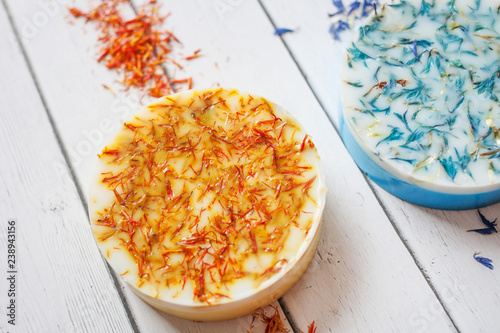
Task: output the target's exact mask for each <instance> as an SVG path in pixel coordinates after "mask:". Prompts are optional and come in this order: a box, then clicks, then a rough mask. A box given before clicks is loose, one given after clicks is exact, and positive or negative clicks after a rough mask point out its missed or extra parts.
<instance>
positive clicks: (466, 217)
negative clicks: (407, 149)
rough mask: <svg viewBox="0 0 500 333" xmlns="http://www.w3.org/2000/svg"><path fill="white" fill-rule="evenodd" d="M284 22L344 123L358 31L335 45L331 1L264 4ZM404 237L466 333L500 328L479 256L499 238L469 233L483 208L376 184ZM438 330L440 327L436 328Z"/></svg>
mask: <svg viewBox="0 0 500 333" xmlns="http://www.w3.org/2000/svg"><path fill="white" fill-rule="evenodd" d="M263 4H264V6H265V8H266V9H267V10H268V12H269V13H270V15H271V17H272V18H273V20H274V21H275V22H276V24H278V25H283V26H292V27H295V26H298V27H299V31H298V32H297V33H294V34H290V35H286V36H285V37H284V41H285V43H286V45H287V47H288V48H289V50H290V51H291V54H292V55H293V57H294V58H295V59H296V61H297V63H298V64H299V66H300V67H301V68H302V70H303V72H304V74H305V76H306V77H307V80H308V82H309V83H310V85H311V86H312V88H313V90H314V91H315V92H316V94H317V97H318V99H319V100H320V101H321V103H322V105H323V106H324V108H325V110H326V111H327V112H328V114H329V115H330V118H331V119H333V120H334V121H335V122H336V121H337V119H338V103H339V99H338V97H339V82H338V77H339V72H340V66H341V62H342V59H343V58H342V57H343V53H344V51H345V48H346V46H348V45H349V39H350V37H351V36H352V33H351V32H346V33H345V34H344V35H342V40H343V41H342V42H334V41H333V40H332V38H331V37H330V36H329V34H328V28H329V25H328V18H327V13H330V12H334V11H335V9H334V8H333V6H332V4H331V2H329V1H310V2H308V3H307V4H305V3H304V2H302V1H282V0H264V1H263ZM372 186H373V187H374V188H375V193H376V195H377V197H378V198H379V199H380V201H381V203H382V205H383V206H384V207H385V209H386V211H387V213H388V215H389V217H390V219H391V220H392V221H393V223H394V225H395V227H396V229H397V232H398V233H399V234H400V236H401V238H402V239H403V241H404V242H405V243H406V245H407V246H408V248H409V249H410V251H411V252H412V253H413V255H414V257H415V259H416V261H417V263H418V265H419V266H420V267H421V269H422V271H423V272H424V274H425V275H426V277H427V278H428V279H429V282H430V283H431V285H432V286H433V288H434V289H435V291H436V293H437V295H438V296H439V299H440V301H441V302H442V303H443V304H444V307H445V308H446V310H447V311H448V313H449V315H450V316H451V318H452V320H453V321H454V323H455V324H456V326H457V327H458V329H459V330H460V331H463V332H493V331H496V330H498V327H499V325H500V317H498V316H495V313H498V311H499V310H500V284H499V280H500V273H499V272H498V270H493V271H490V270H489V269H487V268H486V267H483V266H481V265H480V264H479V263H477V262H476V261H475V260H474V259H473V254H474V253H475V252H481V254H482V255H484V256H486V257H490V258H491V259H493V261H494V262H495V261H498V260H499V259H500V257H499V256H498V253H499V241H500V239H499V238H500V236H499V235H498V234H492V235H488V236H484V235H479V234H476V233H468V232H466V230H469V229H474V228H480V227H482V224H481V222H480V219H479V216H478V214H477V212H476V211H461V212H457V211H439V210H432V209H426V208H422V207H417V206H415V205H412V204H409V203H406V202H403V201H402V200H399V199H397V198H395V197H393V196H392V195H390V194H388V193H387V192H385V191H384V190H382V189H380V188H379V187H378V186H377V185H374V184H373V183H372ZM481 211H482V212H483V214H485V215H486V216H487V217H488V218H489V219H491V220H493V219H495V218H496V217H498V216H500V205H498V204H497V205H493V206H490V207H487V208H483V209H481ZM434 306H436V307H437V305H435V304H432V302H429V303H428V304H427V305H425V304H423V305H422V308H421V309H420V311H418V312H417V313H416V314H415V317H414V322H415V324H416V326H415V327H416V328H417V329H418V330H421V331H424V330H429V329H432V331H434V323H435V320H436V319H435V316H434V314H433V307H434ZM436 331H437V330H436Z"/></svg>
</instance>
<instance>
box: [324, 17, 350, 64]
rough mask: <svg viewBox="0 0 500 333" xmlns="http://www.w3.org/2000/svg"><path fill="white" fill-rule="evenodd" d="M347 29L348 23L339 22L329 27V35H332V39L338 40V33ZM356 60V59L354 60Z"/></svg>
mask: <svg viewBox="0 0 500 333" xmlns="http://www.w3.org/2000/svg"><path fill="white" fill-rule="evenodd" d="M347 29H349V23H347V22H345V21H342V20H339V21H338V22H337V23H336V24H332V25H331V26H330V33H331V34H332V35H333V39H335V40H339V39H340V36H339V32H341V31H344V30H347ZM353 60H356V57H355V59H353Z"/></svg>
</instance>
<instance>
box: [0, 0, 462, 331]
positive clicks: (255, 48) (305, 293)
mask: <svg viewBox="0 0 500 333" xmlns="http://www.w3.org/2000/svg"><path fill="white" fill-rule="evenodd" d="M7 3H8V7H9V9H10V12H11V14H12V16H13V18H14V22H15V25H16V27H17V29H18V31H21V32H22V31H23V26H24V25H25V24H26V22H25V21H24V18H26V19H28V20H29V19H30V18H32V17H33V16H34V15H36V14H37V11H40V10H43V9H41V7H40V6H39V4H38V3H37V2H36V1H23V2H19V1H14V0H11V1H10V0H9V1H7ZM78 3H83V1H79V2H77V4H78ZM164 10H165V11H171V12H172V15H171V16H170V17H169V19H168V20H167V22H166V26H168V27H175V30H174V32H175V33H176V35H177V36H178V37H179V38H180V40H182V42H183V44H184V49H183V50H181V52H184V53H185V54H186V55H188V54H191V53H192V52H193V51H194V50H196V49H198V48H201V49H202V53H203V54H204V55H205V56H204V57H202V58H199V59H197V60H195V61H193V62H191V63H190V64H188V66H186V67H185V70H184V71H178V75H180V76H181V75H185V76H189V75H192V76H194V77H195V78H196V81H195V84H196V86H198V87H203V86H205V87H206V86H211V85H214V84H217V83H218V84H220V85H222V86H228V87H237V88H239V89H242V90H246V91H251V92H253V93H256V94H260V95H264V96H266V97H267V98H269V99H271V100H273V101H275V102H277V103H278V104H281V105H282V106H284V107H285V108H287V109H288V110H289V111H290V112H291V113H292V114H293V115H294V116H296V117H297V118H298V119H299V120H300V121H301V122H302V123H303V124H304V127H305V128H306V130H307V131H308V132H310V133H311V134H312V135H313V140H314V141H315V143H316V145H317V146H318V150H319V152H320V155H321V156H322V161H323V165H324V167H325V169H326V171H327V186H328V188H329V193H328V197H327V208H326V211H325V217H324V228H323V236H322V240H321V243H320V247H319V251H318V254H317V255H316V256H315V258H314V260H313V263H312V264H311V267H310V268H309V270H308V271H307V272H306V275H305V276H304V277H303V278H302V279H301V280H300V281H299V283H298V284H297V285H296V286H295V287H294V288H293V289H292V290H291V292H289V293H288V294H287V295H286V296H285V297H284V298H283V301H282V304H284V305H285V307H286V310H287V313H288V314H289V315H290V319H291V320H292V321H293V322H294V324H295V327H298V328H302V329H305V328H306V327H307V325H308V324H309V323H310V322H311V321H312V320H316V321H317V323H318V326H319V327H320V328H322V329H325V330H326V329H330V330H331V331H342V332H356V331H362V332H366V331H377V332H381V331H382V332H391V331H395V332H398V331H416V330H417V329H418V328H419V322H418V321H417V322H416V320H418V319H419V317H418V316H419V313H420V312H421V311H422V309H424V310H425V309H426V308H428V307H432V309H431V310H432V316H433V322H432V327H431V328H433V329H435V331H440V332H448V331H454V329H453V327H452V324H451V322H450V321H449V319H448V317H447V316H446V314H445V312H444V311H443V309H442V307H441V306H440V304H439V302H438V300H437V299H436V297H435V295H434V294H433V292H432V290H431V289H430V288H429V286H428V284H427V283H426V281H425V278H424V277H423V276H422V274H421V272H420V271H419V270H418V268H417V266H416V265H415V263H414V261H413V258H412V257H411V256H410V254H409V253H408V251H407V249H406V248H405V246H404V244H403V243H402V242H401V240H400V238H399V237H398V235H397V234H396V232H395V231H394V229H393V227H392V225H391V223H390V221H389V220H388V218H387V216H386V215H385V213H384V211H383V209H382V208H381V207H380V205H379V203H378V201H377V199H376V197H375V196H374V195H373V193H372V191H371V190H370V188H369V187H368V185H367V183H366V181H365V180H364V178H363V176H362V174H361V173H360V172H359V170H358V169H357V168H356V166H355V164H354V163H353V162H352V160H351V159H350V157H349V155H348V154H347V152H346V150H345V149H344V147H343V145H342V143H341V141H340V139H339V137H338V136H337V134H336V132H335V129H334V128H333V126H332V125H331V123H330V122H329V120H328V118H327V117H326V115H325V113H324V112H323V110H322V109H321V107H320V105H319V104H318V102H317V101H316V100H315V98H314V95H313V93H312V91H311V90H310V89H309V87H308V86H307V84H306V82H305V81H304V79H303V78H302V76H301V73H300V71H299V69H298V68H297V67H296V66H295V64H294V62H293V60H292V59H291V57H290V56H289V54H288V51H287V50H286V48H285V47H284V45H283V43H282V41H281V39H280V38H279V37H277V36H274V35H273V30H274V28H273V26H272V24H271V23H270V22H269V20H268V19H267V17H266V15H265V13H264V12H263V10H262V8H261V7H260V5H259V3H258V2H257V1H201V0H191V1H180V0H177V1H171V2H169V3H168V4H165V5H164ZM55 12H56V14H54V15H53V17H51V18H50V20H48V22H47V24H45V25H43V26H40V28H39V29H38V32H37V33H36V34H35V35H34V36H33V37H32V38H25V37H29V36H24V37H23V36H22V37H23V45H24V47H25V49H26V52H27V55H28V58H29V60H30V63H31V64H32V67H33V71H34V74H35V77H36V79H37V81H38V82H39V85H40V89H41V92H42V94H43V96H44V98H45V100H46V103H47V106H48V108H49V110H50V112H51V114H52V115H53V118H54V121H55V126H56V128H57V130H58V132H59V133H60V136H61V138H62V141H63V145H64V147H65V149H66V150H67V151H68V153H69V154H70V156H71V164H72V166H73V168H74V170H75V171H76V174H77V177H78V181H79V183H80V185H81V187H82V188H83V189H84V192H86V189H87V188H88V184H89V182H90V180H91V177H92V172H93V171H92V169H93V163H94V161H93V159H92V158H90V156H92V155H95V154H96V153H97V152H98V151H99V150H100V149H101V148H102V145H103V143H104V142H105V141H106V140H107V138H108V139H109V137H110V136H111V135H112V133H113V130H112V129H107V130H106V131H104V130H102V127H106V126H103V125H102V122H103V120H105V119H106V120H107V123H108V126H107V127H113V126H114V128H115V129H116V128H117V127H118V124H120V123H121V122H122V121H123V120H124V119H126V118H127V117H129V116H130V115H131V114H132V113H133V111H134V110H136V108H137V105H135V104H134V103H126V102H124V98H123V97H115V96H113V95H112V94H110V93H109V92H108V91H107V90H105V89H104V88H103V87H102V84H103V83H105V84H109V83H110V82H112V81H113V80H114V79H116V78H117V76H115V75H114V74H113V73H110V72H107V71H105V70H104V69H103V68H102V66H100V65H99V64H96V63H95V60H94V59H95V55H94V54H95V50H94V49H92V45H93V44H94V40H95V34H94V32H93V30H92V28H91V27H88V26H87V27H86V28H85V29H86V30H87V33H86V34H82V25H81V24H80V22H77V23H76V24H75V26H68V24H67V23H68V22H67V19H65V18H64V15H66V13H65V12H64V10H63V8H59V10H58V11H55ZM285 23H286V22H283V25H284V24H285ZM288 26H289V27H295V26H293V25H288ZM21 34H22V33H21ZM290 36H292V35H290ZM286 38H288V37H286ZM286 38H285V40H286ZM311 42H313V41H311ZM320 42H321V41H319V40H316V43H317V45H320ZM317 47H319V46H317ZM316 52H317V51H316ZM315 92H316V91H315ZM316 93H317V92H316ZM122 96H123V95H122ZM127 105H128V106H127ZM107 127H106V128H107ZM84 142H87V144H86V145H85V144H83V143H84ZM84 146H85V147H87V150H83V149H82V147H84ZM78 151H80V152H81V154H79V155H78ZM87 151H88V152H87ZM72 152H76V157H74V155H73V154H72ZM84 153H85V154H84ZM124 292H125V294H126V296H127V299H128V302H129V304H130V306H131V309H132V312H133V316H134V319H135V321H136V322H137V324H138V327H139V330H140V331H143V332H150V331H155V330H168V331H190V332H198V331H199V332H202V331H203V332H206V331H208V332H210V331H213V332H217V331H222V332H235V331H243V332H244V330H246V329H247V328H248V324H249V321H251V317H248V316H247V317H244V318H240V319H238V320H235V321H229V322H224V323H210V324H206V323H205V324H203V323H193V322H188V321H184V320H180V319H177V318H174V317H171V316H168V315H163V314H159V313H158V312H157V311H155V310H154V309H152V308H151V307H149V306H148V305H146V304H144V303H143V302H142V301H140V300H139V299H137V297H135V295H133V294H132V293H131V291H130V290H128V288H125V289H124ZM436 304H437V305H436Z"/></svg>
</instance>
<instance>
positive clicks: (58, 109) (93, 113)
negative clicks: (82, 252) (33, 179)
mask: <svg viewBox="0 0 500 333" xmlns="http://www.w3.org/2000/svg"><path fill="white" fill-rule="evenodd" d="M84 2H85V1H80V3H75V5H77V6H80V5H81V6H82V7H83V6H84V5H85V4H84ZM51 3H52V4H53V7H51V8H52V9H51V12H52V13H54V14H53V15H52V16H51V17H50V19H49V20H48V21H47V23H46V24H44V25H40V26H36V25H35V28H36V30H33V33H32V34H27V33H24V34H23V32H26V31H28V32H29V30H28V27H30V26H31V24H33V25H34V24H35V23H34V22H36V20H34V18H35V19H36V18H37V17H38V16H39V15H40V13H42V12H43V13H47V11H46V10H45V9H44V7H43V6H41V5H40V2H37V1H31V3H30V2H23V3H20V2H12V3H8V8H9V9H10V10H11V13H12V14H13V16H14V20H15V21H16V23H17V25H16V28H17V30H18V32H19V34H20V38H21V42H22V43H23V45H24V47H25V49H26V50H27V52H28V55H29V56H30V61H31V63H32V64H33V66H34V70H35V78H36V80H37V81H38V82H39V84H40V90H41V92H42V94H43V96H44V100H45V102H46V104H47V106H48V109H49V112H50V113H51V114H52V116H53V117H54V120H55V128H56V130H57V131H58V132H59V133H60V135H61V138H62V140H63V145H64V148H65V150H66V152H67V153H68V156H69V159H70V163H71V166H72V168H73V169H74V170H75V173H76V176H77V179H78V182H79V184H81V187H82V189H83V192H84V193H85V194H87V191H88V186H89V184H90V181H91V178H92V177H93V173H94V170H93V169H94V164H95V156H96V154H97V153H98V152H100V151H101V150H102V148H103V146H104V144H105V142H107V141H109V140H110V138H111V137H112V136H113V135H114V132H115V131H117V130H118V128H119V127H120V126H121V124H122V123H123V121H125V120H126V119H128V118H130V117H132V115H133V113H134V112H136V111H137V110H138V109H139V108H141V107H142V105H141V104H139V102H138V101H139V99H140V97H141V96H140V95H139V94H133V93H131V94H125V93H119V94H118V95H117V96H114V95H112V94H111V93H110V92H109V91H108V90H107V89H105V88H104V87H103V86H102V85H103V84H108V85H110V86H113V87H114V88H118V89H119V86H118V85H114V84H113V82H114V81H115V80H117V79H118V78H119V77H118V76H117V75H115V74H114V73H113V72H110V71H108V70H105V69H104V68H103V66H101V65H100V64H97V63H96V61H95V52H96V50H95V49H94V48H93V47H92V46H93V45H94V43H95V40H96V34H95V31H94V30H93V28H92V27H89V26H87V27H84V26H83V25H82V24H79V23H81V22H76V24H75V26H71V25H70V24H69V21H70V20H69V19H68V18H67V12H66V9H65V7H63V6H62V5H60V4H59V2H51ZM16 13H17V14H18V15H16ZM47 16H49V15H47ZM84 30H85V31H86V32H85V33H84ZM0 45H1V44H0ZM118 89H117V91H118ZM144 102H146V99H144ZM51 133H52V129H48V130H46V131H41V132H40V135H42V136H43V135H44V134H45V135H50V134H51ZM46 164H47V163H46ZM63 167H64V160H62V159H59V160H54V161H53V163H50V164H47V165H46V171H48V172H56V173H57V172H60V171H62V173H65V174H66V175H67V169H65V168H63ZM25 185H26V186H27V184H25ZM35 211H36V210H35ZM78 216H79V218H80V219H82V220H84V221H88V218H87V214H86V212H84V211H83V210H81V211H80V212H79V214H78ZM87 223H88V222H87ZM61 232H62V231H61ZM82 233H87V234H88V235H90V237H92V235H91V233H90V227H89V225H87V228H86V229H84V231H82ZM33 236H35V235H33ZM90 242H91V243H90V244H91V245H92V250H93V253H92V254H93V256H94V257H95V258H97V259H100V258H101V257H100V253H99V251H98V249H97V246H96V245H95V244H94V241H93V239H91V238H90ZM68 245H69V244H68ZM39 252H40V253H41V254H43V251H39ZM82 260H84V259H82ZM47 274H54V271H52V270H48V271H47ZM101 278H102V279H105V280H109V282H110V283H111V282H112V281H111V279H110V277H109V275H102V276H101ZM76 282H77V281H76ZM30 283H33V282H30ZM121 290H122V292H123V294H124V296H125V299H126V302H127V303H129V304H130V306H131V308H132V317H133V320H134V322H136V323H137V326H138V330H139V331H140V332H156V331H160V332H161V331H167V332H241V333H243V332H247V330H248V329H250V326H251V323H252V320H253V317H252V316H251V315H248V316H246V317H242V318H238V319H235V320H231V321H226V322H222V323H196V322H192V321H188V320H183V319H179V318H175V317H173V316H170V315H167V314H163V313H160V312H158V311H156V310H155V309H153V308H152V307H150V306H149V305H147V304H146V303H144V302H143V301H142V300H141V299H139V298H138V297H137V296H136V295H135V294H134V293H133V292H132V291H131V290H130V289H129V288H128V287H126V286H125V285H124V284H122V285H121ZM100 302H102V300H101V298H94V297H93V295H92V294H89V295H88V297H87V298H86V299H85V300H84V301H82V302H81V304H78V306H79V307H81V308H83V309H84V311H82V313H83V314H85V313H86V312H87V311H90V309H92V307H93V306H94V304H99V303H100ZM273 306H274V307H278V308H279V304H278V303H277V302H276V303H275V304H273ZM62 310H63V306H61V311H62ZM272 311H274V308H273V307H271V306H270V307H268V308H266V312H267V313H271V312H272ZM280 311H281V310H280ZM281 314H282V317H283V318H284V314H283V313H282V312H281ZM74 317H75V318H76V319H75V320H76V321H78V320H80V321H81V320H83V319H84V317H81V318H80V317H78V316H77V315H74ZM37 318H38V320H40V321H43V317H37ZM82 318H83V319H82ZM112 319H113V318H110V319H109V320H110V321H112ZM124 320H125V321H126V319H124ZM285 324H286V326H287V327H289V328H290V326H289V324H288V322H286V321H285ZM40 327H43V326H40ZM254 327H255V331H256V332H258V331H259V330H260V331H262V330H263V329H264V326H263V324H262V323H260V322H259V321H256V322H255V323H254ZM85 330H86V331H88V332H106V331H107V330H102V329H99V328H88V329H85ZM85 330H84V329H82V330H77V331H85ZM125 331H126V330H123V332H125Z"/></svg>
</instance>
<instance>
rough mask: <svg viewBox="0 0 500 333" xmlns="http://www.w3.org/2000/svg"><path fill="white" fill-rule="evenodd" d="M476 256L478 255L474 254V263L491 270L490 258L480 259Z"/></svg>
mask: <svg viewBox="0 0 500 333" xmlns="http://www.w3.org/2000/svg"><path fill="white" fill-rule="evenodd" d="M478 254H479V253H474V259H476V261H477V262H479V263H480V264H482V265H483V266H485V267H488V268H489V269H493V264H492V262H493V260H491V259H490V258H485V257H481V256H479V255H478Z"/></svg>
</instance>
